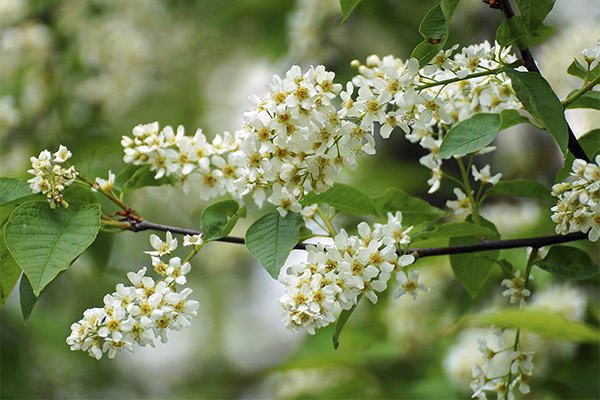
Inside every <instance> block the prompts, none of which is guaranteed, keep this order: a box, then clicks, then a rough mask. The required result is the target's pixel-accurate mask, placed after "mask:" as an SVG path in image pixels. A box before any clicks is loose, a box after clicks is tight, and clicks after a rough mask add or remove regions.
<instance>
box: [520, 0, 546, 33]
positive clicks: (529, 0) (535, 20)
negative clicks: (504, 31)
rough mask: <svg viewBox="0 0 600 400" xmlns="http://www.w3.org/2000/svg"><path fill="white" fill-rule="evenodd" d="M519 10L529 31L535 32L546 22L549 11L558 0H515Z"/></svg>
mask: <svg viewBox="0 0 600 400" xmlns="http://www.w3.org/2000/svg"><path fill="white" fill-rule="evenodd" d="M515 1H516V3H517V6H518V7H519V12H520V13H521V17H522V18H523V22H524V23H525V27H526V29H527V30H528V31H529V32H533V31H534V30H536V29H537V28H538V26H540V25H541V24H542V22H544V20H545V19H546V16H547V15H548V13H549V12H550V11H551V10H552V7H554V2H555V1H556V0H515Z"/></svg>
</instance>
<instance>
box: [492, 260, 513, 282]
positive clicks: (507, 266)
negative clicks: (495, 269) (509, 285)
mask: <svg viewBox="0 0 600 400" xmlns="http://www.w3.org/2000/svg"><path fill="white" fill-rule="evenodd" d="M496 264H498V266H499V267H500V269H502V274H503V275H504V276H505V277H507V278H508V277H510V276H512V274H513V272H514V270H515V267H513V265H512V264H511V263H510V262H509V261H508V260H507V259H506V258H503V259H501V260H496Z"/></svg>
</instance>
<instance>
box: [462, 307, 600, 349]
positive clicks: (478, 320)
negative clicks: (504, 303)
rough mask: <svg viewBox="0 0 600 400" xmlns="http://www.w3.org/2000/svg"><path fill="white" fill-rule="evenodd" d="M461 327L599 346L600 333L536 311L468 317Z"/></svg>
mask: <svg viewBox="0 0 600 400" xmlns="http://www.w3.org/2000/svg"><path fill="white" fill-rule="evenodd" d="M461 322H462V323H465V324H469V325H480V326H489V325H495V326H498V327H504V328H512V329H523V330H526V331H529V332H533V333H537V334H538V335H541V336H545V337H548V338H552V339H563V340H569V341H572V342H588V343H598V342H600V331H598V328H597V327H593V326H591V325H588V324H586V323H583V322H575V321H569V320H567V319H566V318H565V317H564V316H562V315H561V314H559V313H556V312H551V311H548V310H536V309H527V310H519V309H514V308H510V309H505V310H498V311H493V312H490V313H482V314H476V315H467V316H465V317H463V319H462V321H461Z"/></svg>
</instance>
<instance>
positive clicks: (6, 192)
mask: <svg viewBox="0 0 600 400" xmlns="http://www.w3.org/2000/svg"><path fill="white" fill-rule="evenodd" d="M30 194H32V192H31V188H30V187H29V184H28V183H27V181H25V180H22V179H16V178H0V204H3V203H7V202H9V201H12V200H15V199H18V198H21V197H25V196H28V195H30Z"/></svg>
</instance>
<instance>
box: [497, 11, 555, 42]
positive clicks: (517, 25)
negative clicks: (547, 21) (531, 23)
mask: <svg viewBox="0 0 600 400" xmlns="http://www.w3.org/2000/svg"><path fill="white" fill-rule="evenodd" d="M552 32H554V26H545V25H540V26H538V27H537V28H535V30H533V31H530V30H528V29H527V27H526V25H525V23H524V22H523V19H522V18H521V16H520V15H516V16H514V17H512V18H509V19H507V20H504V22H502V24H500V26H499V27H498V29H497V30H496V41H497V42H498V43H499V44H500V45H502V46H514V47H517V48H519V49H527V48H529V47H533V46H535V45H536V44H539V43H541V42H543V41H544V40H546V39H548V38H549V37H550V36H551V35H552Z"/></svg>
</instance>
